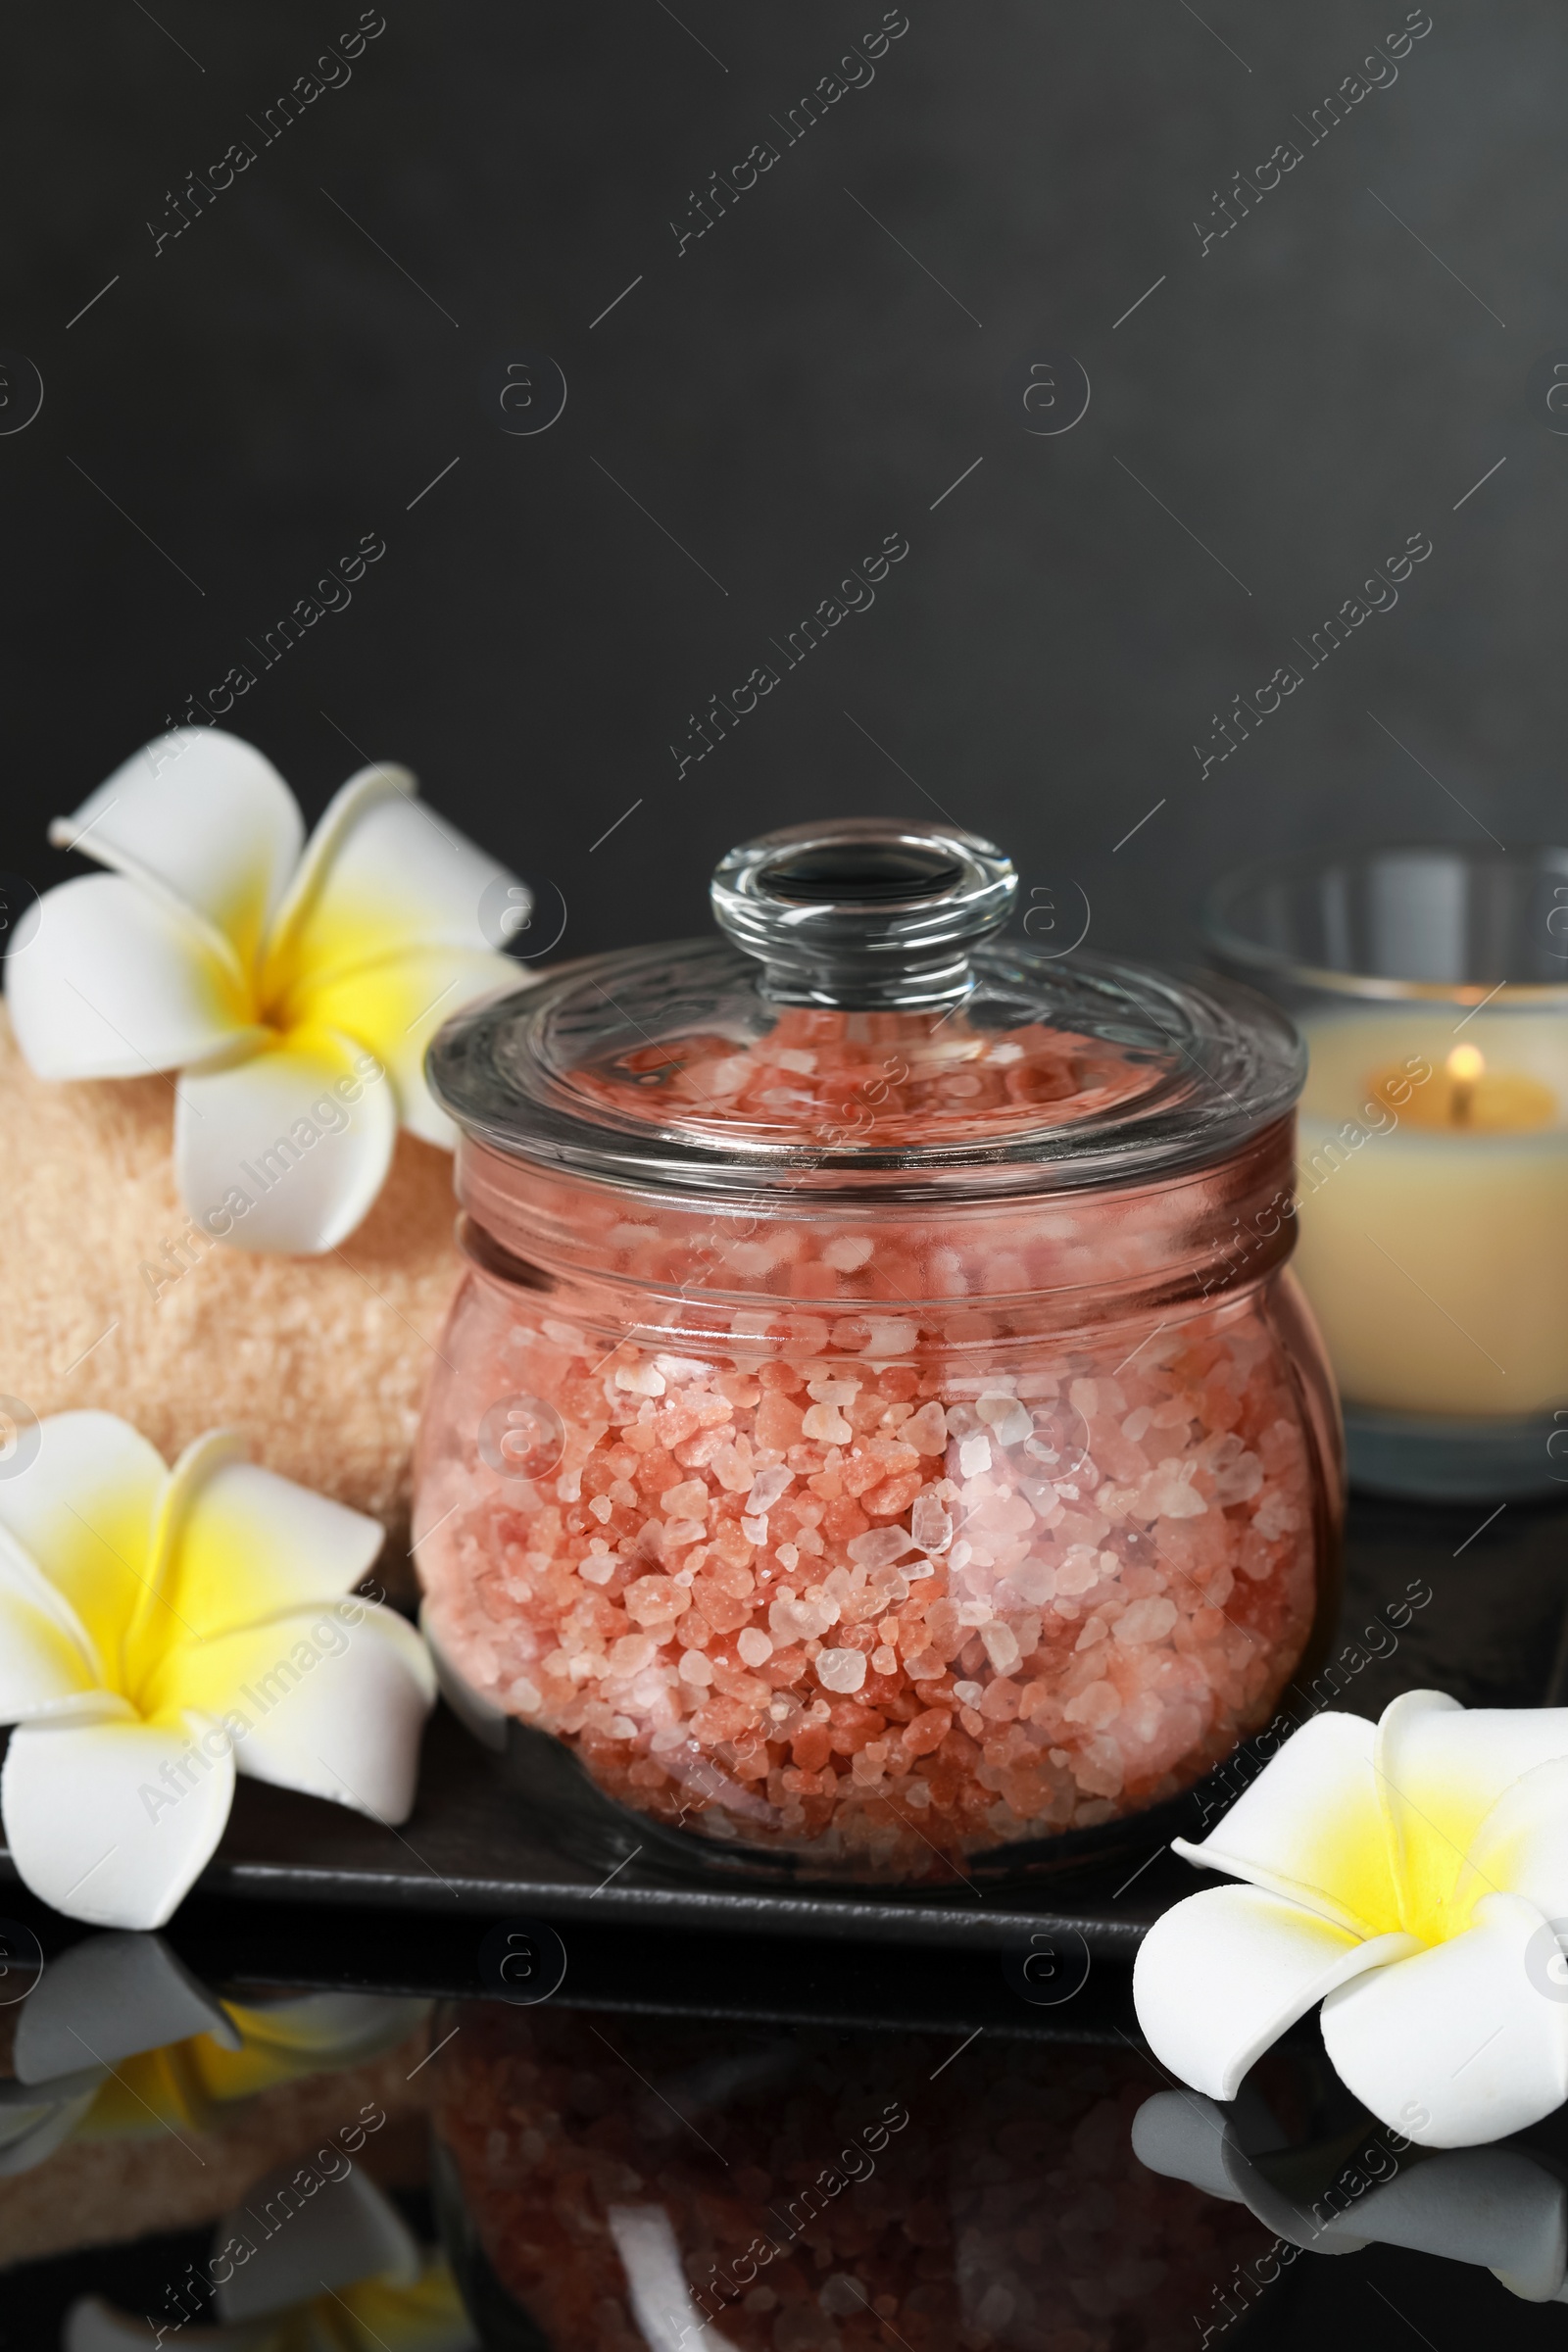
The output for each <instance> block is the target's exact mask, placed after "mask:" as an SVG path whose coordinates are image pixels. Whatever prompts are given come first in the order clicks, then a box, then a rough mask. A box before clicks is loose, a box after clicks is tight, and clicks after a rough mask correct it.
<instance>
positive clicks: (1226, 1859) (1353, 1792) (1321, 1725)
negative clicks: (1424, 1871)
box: [1173, 1714, 1398, 1936]
mask: <svg viewBox="0 0 1568 2352" xmlns="http://www.w3.org/2000/svg"><path fill="white" fill-rule="evenodd" d="M1375 1738H1376V1732H1375V1728H1374V1726H1373V1725H1372V1724H1370V1723H1366V1722H1364V1721H1363V1720H1362V1718H1361V1717H1360V1716H1359V1715H1338V1714H1328V1715H1314V1716H1313V1717H1312V1719H1311V1721H1310V1722H1308V1723H1304V1724H1303V1725H1302V1726H1301V1728H1300V1730H1299V1732H1295V1733H1293V1734H1292V1736H1291V1738H1290V1739H1289V1740H1286V1742H1285V1744H1284V1746H1283V1747H1282V1748H1281V1749H1280V1751H1279V1753H1278V1754H1277V1755H1276V1756H1274V1757H1272V1758H1271V1759H1270V1761H1269V1762H1268V1764H1267V1765H1265V1767H1264V1769H1263V1771H1262V1772H1261V1773H1260V1774H1259V1775H1258V1777H1257V1779H1256V1780H1255V1781H1254V1782H1253V1783H1252V1785H1251V1787H1250V1789H1244V1790H1243V1792H1242V1794H1241V1795H1240V1796H1239V1797H1238V1798H1237V1800H1236V1802H1235V1804H1234V1805H1232V1807H1231V1809H1230V1811H1229V1812H1228V1813H1227V1814H1226V1816H1225V1818H1224V1820H1223V1821H1222V1822H1221V1823H1220V1824H1219V1827H1218V1828H1217V1829H1216V1830H1215V1831H1214V1833H1213V1835H1212V1837H1209V1838H1204V1839H1203V1841H1202V1843H1201V1845H1191V1844H1189V1843H1188V1841H1187V1839H1186V1838H1175V1839H1174V1840H1173V1843H1174V1845H1175V1849H1176V1851H1177V1853H1179V1854H1184V1855H1185V1856H1186V1858H1187V1860H1188V1861H1189V1862H1196V1863H1198V1864H1199V1865H1200V1867H1201V1868H1202V1869H1204V1870H1224V1871H1229V1872H1230V1874H1231V1876H1232V1877H1233V1878H1238V1879H1247V1880H1249V1881H1250V1884H1251V1885H1252V1886H1254V1887H1268V1888H1269V1889H1271V1890H1272V1891H1273V1892H1274V1893H1275V1894H1282V1895H1285V1896H1286V1897H1288V1899H1289V1900H1290V1901H1292V1902H1296V1903H1300V1904H1303V1905H1304V1906H1305V1908H1306V1909H1307V1910H1309V1911H1315V1912H1317V1913H1318V1914H1319V1916H1320V1917H1322V1918H1324V1919H1328V1920H1333V1921H1334V1922H1335V1923H1336V1924H1337V1925H1338V1926H1340V1927H1342V1928H1348V1930H1349V1931H1350V1933H1351V1934H1352V1935H1355V1936H1379V1935H1384V1934H1386V1933H1388V1932H1390V1931H1392V1930H1393V1929H1394V1928H1396V1927H1397V1925H1398V1905H1397V1899H1396V1895H1395V1888H1394V1880H1393V1876H1392V1873H1391V1871H1390V1868H1389V1860H1388V1848H1387V1842H1386V1838H1385V1833H1384V1824H1383V1812H1382V1808H1381V1806H1380V1805H1379V1803H1378V1792H1377V1782H1376V1779H1375V1777H1374V1775H1373V1770H1372V1755H1373V1743H1374V1740H1375Z"/></svg>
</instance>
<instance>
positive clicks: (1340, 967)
mask: <svg viewBox="0 0 1568 2352" xmlns="http://www.w3.org/2000/svg"><path fill="white" fill-rule="evenodd" d="M1204 928H1205V931H1206V935H1207V938H1208V942H1209V945H1210V947H1211V948H1212V950H1213V952H1214V954H1215V955H1216V956H1217V957H1218V958H1219V961H1220V964H1221V967H1222V969H1224V970H1226V971H1228V972H1230V973H1232V974H1233V975H1235V976H1236V977H1238V978H1241V979H1244V980H1250V981H1251V982H1253V983H1254V985H1256V986H1257V987H1260V988H1263V989H1265V990H1267V992H1268V994H1269V995H1270V996H1272V997H1274V998H1275V999H1276V1000H1277V1001H1278V1002H1279V1003H1280V1004H1282V1005H1285V1006H1286V1008H1287V1009H1288V1010H1289V1011H1290V1012H1291V1014H1292V1015H1293V1016H1294V1018H1295V1020H1296V1022H1297V1025H1298V1027H1299V1029H1300V1031H1301V1034H1302V1036H1303V1038H1304V1040H1305V1042H1306V1045H1307V1048H1308V1052H1309V1055H1310V1067H1309V1069H1308V1073H1307V1079H1306V1089H1305V1093H1304V1095H1303V1097H1302V1100H1301V1106H1300V1148H1299V1162H1300V1167H1299V1186H1298V1198H1299V1216H1300V1226H1301V1250H1300V1257H1299V1270H1300V1276H1301V1280H1302V1283H1303V1284H1304V1286H1305V1289H1306V1293H1307V1296H1308V1298H1309V1299H1310V1300H1311V1302H1312V1307H1313V1310H1314V1312H1315V1314H1316V1315H1317V1317H1318V1319H1319V1321H1320V1322H1321V1324H1322V1328H1323V1334H1324V1338H1325V1340H1326V1341H1327V1343H1328V1348H1329V1354H1330V1358H1331V1360H1332V1362H1333V1365H1334V1370H1335V1373H1336V1375H1337V1376H1338V1379H1339V1384H1340V1389H1341V1392H1342V1394H1343V1396H1344V1398H1345V1421H1346V1435H1347V1439H1348V1453H1349V1466H1350V1476H1351V1479H1352V1481H1353V1482H1354V1483H1355V1484H1357V1485H1360V1486H1364V1487H1367V1488H1370V1489H1371V1490H1373V1491H1374V1492H1376V1493H1382V1494H1392V1495H1414V1496H1417V1497H1418V1498H1420V1499H1422V1500H1425V1501H1431V1500H1437V1499H1442V1498H1452V1499H1456V1500H1457V1499H1460V1498H1463V1499H1467V1500H1471V1501H1477V1502H1485V1501H1501V1500H1504V1499H1507V1498H1512V1497H1514V1496H1524V1495H1552V1494H1554V1493H1555V1492H1556V1489H1557V1487H1558V1486H1560V1485H1562V1484H1563V1483H1565V1482H1568V1219H1565V1218H1564V1216H1563V1213H1562V1208H1563V1200H1564V1196H1565V1191H1568V976H1565V974H1568V939H1565V946H1564V947H1563V948H1559V947H1558V945H1557V941H1558V940H1559V939H1560V938H1565V933H1568V850H1561V849H1531V848H1528V847H1526V848H1523V849H1520V848H1517V847H1516V848H1513V849H1510V850H1509V851H1508V852H1507V853H1506V854H1504V852H1503V851H1502V850H1501V848H1500V847H1498V848H1495V849H1494V848H1491V847H1489V846H1488V845H1487V844H1486V843H1484V842H1483V843H1481V844H1480V845H1479V846H1478V847H1476V848H1473V849H1471V848H1465V849H1455V848H1448V847H1446V846H1444V845H1440V844H1431V845H1429V846H1424V847H1422V846H1412V847H1409V848H1403V849H1400V848H1391V849H1374V850H1340V851H1330V852H1328V853H1326V854H1324V855H1322V856H1320V857H1314V858H1299V859H1294V860H1289V861H1286V862H1283V863H1280V864H1276V865H1267V866H1258V867H1255V868H1252V869H1251V870H1250V871H1247V872H1244V873H1240V874H1235V875H1232V876H1231V877H1230V878H1229V879H1228V880H1226V881H1224V882H1222V883H1220V884H1219V885H1217V887H1216V888H1215V890H1214V891H1213V893H1212V894H1211V896H1210V899H1209V902H1208V906H1207V908H1206V911H1205V918H1204Z"/></svg>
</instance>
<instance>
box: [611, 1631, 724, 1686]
mask: <svg viewBox="0 0 1568 2352" xmlns="http://www.w3.org/2000/svg"><path fill="white" fill-rule="evenodd" d="M616 1646H617V1648H618V1646H619V1644H618V1643H617V1644H616ZM680 1679H681V1681H682V1682H683V1683H695V1684H697V1686H698V1687H699V1688H700V1689H702V1690H706V1689H707V1688H708V1685H709V1684H710V1683H711V1681H712V1679H713V1664H712V1660H711V1658H705V1657H704V1655H703V1653H702V1651H701V1650H700V1649H687V1650H683V1651H682V1652H681V1660H680Z"/></svg>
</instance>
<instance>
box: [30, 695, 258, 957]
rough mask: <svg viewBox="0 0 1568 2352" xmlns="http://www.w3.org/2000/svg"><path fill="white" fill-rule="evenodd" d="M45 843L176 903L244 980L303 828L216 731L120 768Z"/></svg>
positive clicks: (196, 731) (243, 751)
mask: <svg viewBox="0 0 1568 2352" xmlns="http://www.w3.org/2000/svg"><path fill="white" fill-rule="evenodd" d="M49 838H50V840H51V841H52V842H54V844H55V846H56V848H58V849H77V848H79V849H82V850H84V851H85V852H86V854H87V856H88V857H89V858H97V859H98V861H99V863H100V864H102V865H113V866H117V867H118V868H119V869H120V871H121V872H122V873H125V874H130V875H132V876H136V877H139V878H141V879H142V880H143V881H144V882H145V883H147V884H149V885H150V886H151V887H152V888H153V889H154V890H158V891H163V892H166V893H168V894H170V895H171V896H172V897H173V898H175V899H178V900H180V901H182V902H183V904H184V905H185V906H186V907H190V908H192V909H193V910H194V911H195V912H196V913H197V914H199V915H200V916H202V917H203V919H204V920H205V921H206V922H208V923H210V924H211V925H212V927H213V928H214V930H216V931H218V932H219V933H221V935H222V936H223V937H224V938H225V939H227V940H228V941H229V942H231V944H232V946H233V947H234V949H235V951H236V953H237V955H238V957H239V959H240V962H241V964H242V965H243V967H244V969H245V970H247V971H249V970H250V969H251V968H252V966H253V965H254V962H255V958H256V954H257V950H258V948H259V947H260V945H261V941H262V935H263V932H264V930H265V928H266V925H267V921H268V918H269V916H270V913H271V911H272V909H273V907H275V906H276V905H277V904H278V901H279V900H280V899H281V897H282V895H283V890H284V887H285V885H286V883H287V881H288V878H289V876H290V875H291V874H292V872H293V870H294V867H295V865H296V863H297V861H298V859H299V855H300V849H301V845H302V843H303V842H304V839H305V827H304V824H303V822H302V821H301V818H300V811H299V805H298V803H297V802H296V800H295V798H294V795H293V794H292V793H291V792H290V790H289V788H288V786H287V785H286V784H285V783H284V781H283V779H282V777H281V776H280V775H279V774H278V772H277V770H276V768H275V767H274V766H273V765H272V763H271V761H270V760H265V759H264V758H263V757H262V755H261V753H260V752H258V751H257V750H255V749H254V747H253V746H252V745H250V744H248V743H245V742H243V741H242V740H241V738H240V737H239V736H237V735H225V734H224V733H223V732H222V730H221V728H219V727H210V728H209V727H180V728H176V729H175V731H174V733H173V734H172V735H163V736H160V737H159V739H158V741H157V742H156V743H149V744H146V745H144V747H143V748H142V750H141V751H139V752H136V753H134V754H133V755H132V757H131V758H130V759H129V760H126V761H125V763H124V765H123V767H117V768H116V770H115V772H114V774H113V775H112V776H110V777H109V779H108V780H107V782H105V783H103V784H100V785H99V787H98V789H97V791H96V792H94V793H91V794H89V796H88V798H87V799H86V800H85V801H83V803H82V805H81V807H80V808H79V809H77V810H76V812H75V814H74V816H71V817H61V818H57V819H56V821H55V823H54V824H52V825H51V826H50V828H49Z"/></svg>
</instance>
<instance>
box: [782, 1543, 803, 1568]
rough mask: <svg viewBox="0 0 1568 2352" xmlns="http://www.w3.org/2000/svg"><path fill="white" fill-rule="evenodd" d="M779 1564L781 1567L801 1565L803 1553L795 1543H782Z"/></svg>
mask: <svg viewBox="0 0 1568 2352" xmlns="http://www.w3.org/2000/svg"><path fill="white" fill-rule="evenodd" d="M778 1564H779V1566H780V1567H781V1568H798V1567H799V1566H800V1564H801V1555H800V1552H799V1550H798V1549H797V1548H796V1546H795V1545H794V1544H780V1545H779V1547H778Z"/></svg>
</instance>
